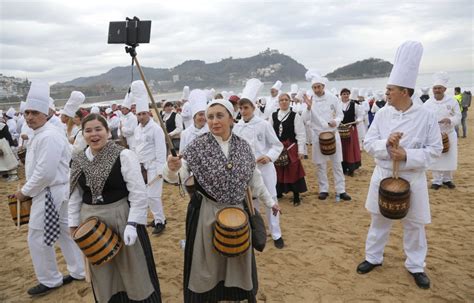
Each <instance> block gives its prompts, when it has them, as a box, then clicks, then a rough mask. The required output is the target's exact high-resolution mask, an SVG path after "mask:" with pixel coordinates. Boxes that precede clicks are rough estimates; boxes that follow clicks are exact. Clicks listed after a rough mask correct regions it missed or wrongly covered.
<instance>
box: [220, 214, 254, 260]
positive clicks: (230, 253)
mask: <svg viewBox="0 0 474 303" xmlns="http://www.w3.org/2000/svg"><path fill="white" fill-rule="evenodd" d="M212 243H213V245H214V248H215V249H216V251H217V252H219V253H220V254H221V255H224V256H226V257H236V256H240V255H242V254H244V253H245V252H246V251H247V250H248V249H249V247H250V230H249V223H248V216H247V213H246V212H245V211H244V210H243V209H241V208H238V207H227V208H223V209H221V210H219V211H218V212H217V214H216V222H215V224H214V237H213V239H212Z"/></svg>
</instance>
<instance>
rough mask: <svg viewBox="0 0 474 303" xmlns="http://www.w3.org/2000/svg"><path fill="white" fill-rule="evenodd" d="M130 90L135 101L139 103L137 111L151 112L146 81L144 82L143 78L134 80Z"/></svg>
mask: <svg viewBox="0 0 474 303" xmlns="http://www.w3.org/2000/svg"><path fill="white" fill-rule="evenodd" d="M130 91H131V93H132V95H133V99H134V101H135V103H136V104H137V108H136V113H137V114H138V113H141V112H149V111H150V107H149V105H148V103H149V98H148V94H147V91H146V88H145V83H143V81H142V80H136V81H133V82H132V86H131V88H130Z"/></svg>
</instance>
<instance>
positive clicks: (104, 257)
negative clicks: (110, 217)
mask: <svg viewBox="0 0 474 303" xmlns="http://www.w3.org/2000/svg"><path fill="white" fill-rule="evenodd" d="M72 238H73V239H74V241H76V243H77V245H78V246H79V248H80V249H81V250H82V252H83V253H84V255H85V256H86V257H87V259H88V260H89V262H90V263H91V264H92V265H101V264H105V263H107V262H109V261H110V260H112V259H113V258H114V257H115V256H116V255H117V254H118V252H119V251H120V249H121V248H122V245H123V244H122V240H121V239H120V237H119V236H118V235H117V234H116V233H115V232H114V231H113V230H112V229H111V228H109V227H108V226H107V225H105V223H104V222H101V221H100V220H99V218H97V217H91V218H89V219H87V220H86V221H84V222H83V223H82V224H81V225H79V226H78V227H77V229H76V230H75V231H74V234H73V235H72Z"/></svg>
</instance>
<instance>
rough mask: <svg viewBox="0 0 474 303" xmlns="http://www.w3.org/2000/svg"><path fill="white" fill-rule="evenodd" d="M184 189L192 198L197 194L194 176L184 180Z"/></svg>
mask: <svg viewBox="0 0 474 303" xmlns="http://www.w3.org/2000/svg"><path fill="white" fill-rule="evenodd" d="M184 188H186V191H187V192H188V194H189V195H190V196H192V195H193V194H194V193H195V192H196V186H195V184H194V176H193V175H191V176H189V177H187V178H186V180H184Z"/></svg>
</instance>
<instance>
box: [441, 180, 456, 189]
mask: <svg viewBox="0 0 474 303" xmlns="http://www.w3.org/2000/svg"><path fill="white" fill-rule="evenodd" d="M443 184H444V185H446V186H447V187H448V188H449V189H453V188H456V185H455V184H454V183H453V182H452V181H448V182H443Z"/></svg>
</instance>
